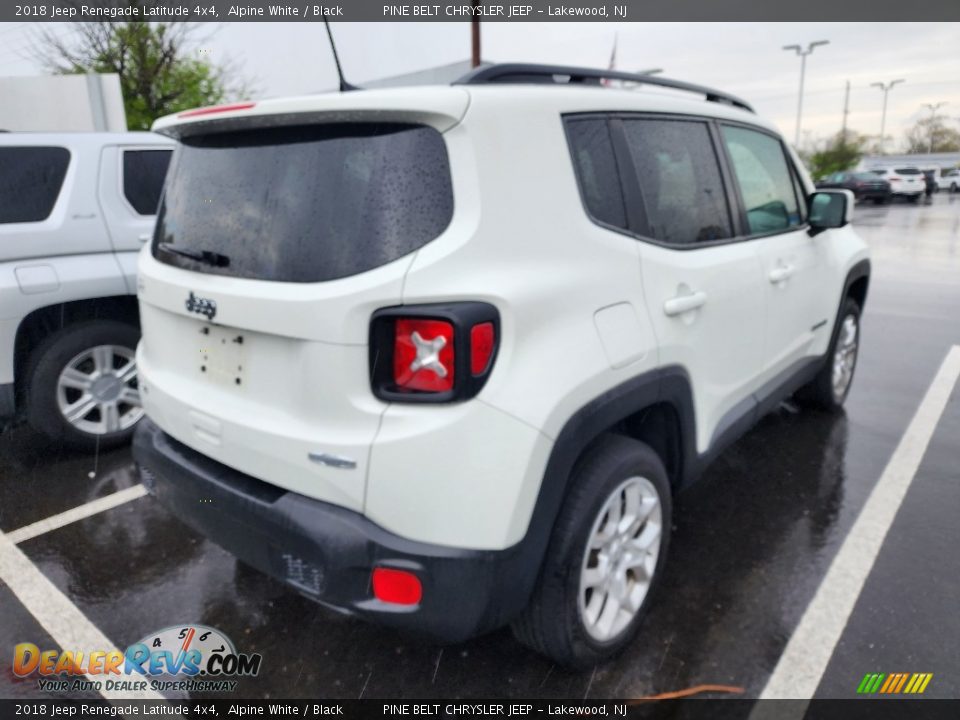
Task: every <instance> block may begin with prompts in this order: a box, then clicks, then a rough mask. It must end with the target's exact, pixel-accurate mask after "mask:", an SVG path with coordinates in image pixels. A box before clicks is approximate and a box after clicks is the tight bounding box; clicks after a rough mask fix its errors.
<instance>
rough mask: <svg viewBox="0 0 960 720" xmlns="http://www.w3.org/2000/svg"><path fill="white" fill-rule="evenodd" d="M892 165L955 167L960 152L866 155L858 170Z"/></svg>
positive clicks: (959, 162) (958, 160) (929, 167)
mask: <svg viewBox="0 0 960 720" xmlns="http://www.w3.org/2000/svg"><path fill="white" fill-rule="evenodd" d="M892 165H900V166H908V167H918V168H921V169H923V170H928V169H933V168H941V169H948V168H955V167H960V152H948V153H917V154H914V155H864V156H863V158H862V159H861V160H860V162H859V164H858V165H857V170H870V169H871V168H875V167H890V166H892Z"/></svg>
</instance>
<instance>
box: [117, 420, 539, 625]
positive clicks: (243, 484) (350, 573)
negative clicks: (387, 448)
mask: <svg viewBox="0 0 960 720" xmlns="http://www.w3.org/2000/svg"><path fill="white" fill-rule="evenodd" d="M133 453H134V457H135V459H136V461H137V464H138V465H139V467H140V472H141V475H142V478H143V482H144V485H145V486H146V487H147V489H148V490H149V492H150V494H151V495H153V496H154V497H156V498H157V499H158V500H159V501H160V502H161V503H162V504H163V505H165V506H166V507H167V508H168V509H170V510H171V511H172V512H173V513H174V515H176V517H177V518H178V519H179V520H181V521H183V522H185V523H186V524H187V525H189V526H191V527H193V528H194V529H195V530H197V531H198V532H200V533H201V534H203V535H205V536H207V537H208V538H209V539H211V540H213V541H214V542H216V543H217V544H219V545H221V546H222V547H224V548H225V549H226V550H228V551H230V552H231V553H233V554H234V555H236V556H237V557H238V558H239V559H240V560H242V561H243V562H245V563H247V564H249V565H252V566H253V567H255V568H257V569H259V570H261V571H263V572H266V573H268V574H270V575H272V576H273V577H275V578H278V579H279V580H281V581H282V582H284V583H286V584H288V585H290V586H291V587H293V588H295V589H297V590H298V591H299V592H301V593H302V594H304V595H305V596H307V597H310V598H311V599H314V600H316V601H317V602H320V603H322V604H324V605H328V606H331V607H333V608H335V609H338V610H341V611H346V612H349V613H351V614H355V615H358V616H362V617H364V618H368V619H371V620H374V621H376V622H378V623H381V624H384V625H389V626H392V627H396V628H398V629H401V630H410V631H414V632H416V633H418V634H421V635H423V636H425V637H428V638H430V639H432V640H435V641H441V642H458V641H461V640H465V639H467V638H469V637H472V636H474V635H477V634H480V633H482V632H485V631H488V630H492V629H494V628H496V627H500V626H502V625H504V624H506V623H508V622H510V620H512V619H513V618H514V617H515V616H516V615H517V614H519V612H520V611H521V610H522V608H523V607H524V605H525V604H526V602H527V599H528V598H529V595H530V591H531V588H532V584H533V579H535V576H536V572H530V570H529V569H527V568H525V567H524V566H525V565H526V564H527V560H525V559H524V557H525V555H529V554H528V553H526V554H525V553H523V552H521V547H522V546H521V545H517V546H514V547H513V548H509V549H507V550H502V551H479V550H462V549H457V548H448V547H444V546H437V545H430V544H427V543H420V542H415V541H411V540H408V539H405V538H402V537H399V536H397V535H394V534H392V533H390V532H388V531H386V530H384V529H383V528H381V527H379V526H378V525H376V524H374V523H373V522H371V521H370V520H368V519H366V518H365V517H363V516H362V515H360V514H358V513H356V512H353V511H350V510H346V509H344V508H341V507H338V506H335V505H331V504H329V503H325V502H321V501H318V500H314V499H312V498H308V497H305V496H303V495H299V494H297V493H294V492H288V491H285V490H283V489H280V488H277V487H276V486H274V485H270V484H268V483H265V482H263V481H260V480H257V479H255V478H252V477H250V476H248V475H244V474H243V473H240V472H238V471H236V470H234V469H232V468H229V467H227V466H225V465H223V464H221V463H218V462H216V461H214V460H212V459H210V458H208V457H206V456H204V455H202V454H201V453H198V452H196V451H195V450H192V449H190V448H188V447H187V446H185V445H183V444H182V443H180V442H178V441H176V440H175V439H173V438H171V437H170V436H169V435H167V434H165V433H164V432H163V431H162V430H160V428H159V427H157V425H155V424H154V423H153V422H151V421H150V420H149V419H144V420H143V421H141V422H140V424H139V426H138V427H137V430H136V433H135V435H134V441H133ZM375 566H380V567H398V568H404V569H407V570H410V571H412V572H415V573H416V574H417V575H418V577H419V578H420V581H421V583H422V585H423V598H422V600H421V602H420V604H419V605H416V606H414V607H407V606H399V605H391V604H386V603H383V602H381V601H379V600H377V599H375V598H374V597H373V594H372V591H371V585H370V574H371V571H372V568H374V567H375Z"/></svg>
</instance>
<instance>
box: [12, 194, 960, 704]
mask: <svg viewBox="0 0 960 720" xmlns="http://www.w3.org/2000/svg"><path fill="white" fill-rule="evenodd" d="M855 225H856V226H857V227H858V229H859V231H860V232H861V234H862V236H863V237H864V238H865V239H866V240H867V241H868V242H869V244H870V245H871V248H872V252H873V278H872V280H871V287H870V293H869V297H868V301H867V307H866V313H865V315H864V318H863V336H862V342H861V347H860V358H859V365H858V368H857V376H856V379H855V382H854V386H853V390H852V393H851V395H850V398H849V400H848V403H847V409H846V413H845V414H844V415H839V416H829V415H825V414H820V413H816V412H811V411H798V410H797V409H796V408H794V407H792V406H789V405H784V406H781V408H780V409H778V410H777V411H776V412H774V413H773V414H771V415H769V416H767V417H766V418H764V419H763V420H762V421H761V422H760V423H759V425H758V426H757V427H756V428H755V429H754V430H753V431H751V432H750V433H749V434H748V435H747V436H745V437H744V438H743V439H742V440H741V441H740V442H738V443H737V444H736V445H735V446H734V447H732V448H731V449H730V450H728V451H727V452H726V453H725V454H724V455H723V456H722V457H721V458H720V459H719V460H718V461H717V462H716V463H715V464H714V465H713V466H712V467H711V469H710V470H709V471H708V472H707V474H706V475H705V476H704V478H703V479H702V480H701V481H700V482H699V483H698V484H697V485H695V486H694V487H693V488H691V489H690V490H689V491H687V492H685V493H683V494H682V495H681V496H680V497H679V498H678V499H677V501H676V510H675V516H676V519H675V523H676V524H675V527H674V532H673V538H672V545H671V548H670V560H669V563H668V566H667V569H666V575H665V577H664V580H663V583H662V585H661V587H660V592H659V594H658V596H657V598H656V602H655V604H654V605H653V607H652V609H651V611H650V613H649V615H648V617H647V619H646V621H645V623H644V625H643V628H642V629H641V632H640V635H639V636H638V637H637V639H636V641H635V642H634V643H633V645H632V646H631V647H630V648H629V649H628V650H627V651H626V652H625V653H623V654H622V655H621V656H620V657H618V658H617V659H615V660H614V661H612V662H610V663H608V664H606V665H602V666H599V667H597V668H595V669H594V670H593V671H588V672H584V673H571V672H568V671H565V670H562V669H560V668H557V667H554V666H553V665H552V664H551V663H550V662H549V661H547V660H544V659H542V658H541V657H539V656H537V655H535V654H534V653H532V652H530V651H528V650H526V649H525V648H523V647H522V646H520V645H519V644H517V643H516V642H514V640H513V639H512V636H511V635H510V633H509V631H507V630H504V631H500V632H497V633H494V634H491V635H488V636H486V637H482V638H479V639H476V640H473V641H471V642H468V643H465V644H463V645H457V646H449V647H445V648H439V647H435V646H431V645H426V644H422V643H418V642H412V641H410V640H409V639H407V638H405V637H403V636H401V635H398V634H396V633H394V632H392V631H389V630H385V629H382V628H379V627H374V626H371V625H367V624H364V623H361V622H359V621H356V620H352V619H350V618H346V617H342V616H339V615H336V614H333V613H331V612H328V611H326V610H323V609H321V608H319V607H318V606H316V605H314V604H313V603H311V602H309V601H307V600H305V599H304V598H302V597H301V596H299V595H297V594H296V593H294V592H292V591H289V590H287V589H285V588H284V587H283V586H281V585H280V584H278V583H276V582H274V581H272V580H270V579H268V578H266V577H264V576H261V575H259V574H257V573H255V572H253V571H251V570H247V569H246V568H244V567H242V566H239V565H238V564H237V563H236V561H235V560H234V559H233V558H232V556H230V555H229V554H227V553H226V552H225V551H223V550H221V549H220V548H219V547H217V546H215V545H213V544H212V543H210V542H208V541H206V540H205V539H204V538H203V537H201V536H199V535H197V534H196V533H194V532H193V531H191V530H189V529H188V528H186V527H185V526H183V525H181V524H180V523H179V522H178V521H177V520H176V519H175V518H174V517H172V516H171V515H170V514H168V513H167V512H166V511H165V510H164V509H162V508H161V507H160V506H159V505H158V504H157V503H155V502H154V501H153V500H152V499H151V498H149V497H143V498H140V499H136V500H133V501H131V502H128V503H126V504H124V505H121V506H119V507H116V508H114V509H111V510H108V511H105V512H102V513H99V514H97V515H95V516H93V517H90V518H87V519H84V520H80V521H77V522H74V523H72V524H70V525H67V526H65V527H62V528H60V529H57V530H53V531H51V532H47V533H45V534H42V535H40V536H38V537H35V538H32V539H30V540H26V541H25V542H23V543H21V544H20V545H19V547H20V548H21V549H22V550H23V551H24V553H25V554H26V555H27V557H28V558H29V559H30V560H31V561H32V562H33V563H34V564H35V565H36V566H37V567H38V568H39V569H40V570H41V571H42V572H43V573H44V575H46V576H47V577H48V578H49V579H50V580H51V581H52V582H53V583H54V584H55V585H56V586H57V587H58V588H59V589H60V590H61V591H63V592H64V593H65V594H66V595H67V596H68V597H69V598H70V599H71V600H72V601H73V603H75V604H76V606H77V607H78V608H79V609H80V611H82V612H83V614H84V615H86V616H87V618H89V619H90V620H91V622H92V623H93V624H94V625H96V626H97V628H99V629H100V630H101V631H102V632H103V633H104V634H105V635H106V636H107V637H108V638H109V639H110V640H111V641H112V642H113V643H114V645H115V646H117V647H121V648H123V647H126V646H127V645H128V644H129V643H133V642H136V641H137V640H139V639H140V638H142V637H143V636H145V635H146V634H147V633H150V632H151V631H154V630H158V629H160V628H164V627H167V626H171V625H178V624H187V623H202V624H206V625H210V626H213V627H216V628H219V629H221V630H222V631H224V632H225V633H226V634H227V635H228V636H230V637H231V638H233V640H234V642H235V643H236V645H237V646H238V649H240V650H241V651H244V652H259V653H261V654H262V655H263V658H264V661H263V666H262V669H261V672H260V675H259V677H257V678H255V679H248V680H243V681H241V685H240V687H239V688H238V691H237V693H236V694H237V696H238V697H261V698H262V697H270V698H284V697H286V698H297V697H311V698H316V697H326V698H355V697H358V696H361V695H362V696H363V697H382V698H400V697H407V698H425V699H426V698H453V697H462V698H471V697H477V698H479V697H486V698H495V697H496V698H527V697H542V698H566V697H570V698H578V699H579V698H583V697H591V698H631V697H633V698H635V697H640V696H644V695H650V694H655V693H662V692H669V691H675V690H682V689H684V688H688V687H691V686H695V685H701V684H719V685H728V686H733V687H741V688H743V690H744V696H746V697H755V696H756V695H757V694H758V693H759V692H760V691H761V690H762V689H763V687H764V685H765V683H766V681H767V679H768V677H769V676H770V673H771V671H772V669H773V668H774V666H775V665H776V663H777V661H778V659H779V658H780V655H781V653H782V652H783V649H784V647H785V646H786V643H787V641H788V640H789V638H790V636H791V635H792V633H793V631H794V629H795V628H796V626H797V624H798V622H799V620H800V618H801V616H802V615H803V612H804V609H805V608H806V606H807V604H808V603H809V601H810V599H811V598H812V597H813V595H814V594H815V593H816V591H817V588H818V586H819V584H820V582H821V580H822V579H823V576H824V574H825V572H826V570H827V568H828V566H829V564H830V562H831V560H832V559H833V557H834V555H835V554H836V552H837V550H838V548H839V547H840V545H841V543H842V542H843V540H844V538H845V536H846V534H847V532H848V531H849V530H850V527H851V526H852V524H853V522H854V521H855V520H856V518H857V515H858V513H859V511H860V510H861V508H862V507H863V504H864V502H865V501H866V498H867V496H868V494H869V493H870V491H871V489H872V488H873V486H874V484H875V483H876V482H877V479H878V478H879V477H880V475H881V473H882V472H883V470H884V467H885V466H886V464H887V462H888V460H889V459H890V457H891V455H892V453H893V451H894V449H895V447H896V446H897V444H898V443H899V441H900V439H901V437H902V436H903V433H904V430H905V429H906V427H907V425H908V423H909V422H910V419H911V417H912V416H913V414H914V412H915V411H916V409H917V407H918V405H919V404H920V401H921V399H922V397H923V396H924V393H925V392H926V390H927V387H928V386H929V384H930V382H931V379H932V378H933V376H934V374H935V373H936V372H937V370H938V368H939V367H940V364H941V362H942V361H943V359H944V357H945V355H946V354H947V352H948V350H949V348H950V347H951V346H952V345H955V344H960V194H957V195H947V194H944V193H941V194H939V195H938V196H936V197H934V199H933V202H932V204H926V205H925V204H920V205H909V204H906V203H895V204H893V205H890V206H879V207H875V206H863V207H859V208H858V209H857V211H856V219H855ZM95 463H96V468H95ZM94 470H95V471H96V475H95V477H93V478H91V477H90V476H89V475H90V473H91V472H93V471H94ZM136 482H137V479H136V477H135V475H134V473H133V469H132V464H131V460H130V455H129V451H128V450H126V449H123V450H117V451H113V452H110V453H107V454H101V455H100V457H99V458H97V459H96V461H94V458H92V457H87V456H81V455H77V454H74V453H71V452H69V451H67V450H64V449H62V448H60V447H57V446H51V445H49V444H47V443H45V442H44V441H42V440H40V439H38V438H37V437H35V436H34V435H33V434H32V433H31V432H30V431H28V430H27V429H26V428H23V427H16V428H8V429H7V430H6V431H4V433H3V434H2V435H0V531H2V532H5V533H9V532H10V531H12V530H15V529H17V528H19V527H23V526H25V525H28V524H30V523H33V522H35V521H38V520H41V519H43V518H46V517H49V516H51V515H54V514H56V513H60V512H63V511H66V510H68V509H70V508H73V507H75V506H78V505H82V504H84V503H87V502H89V501H91V500H93V499H95V498H97V497H102V496H106V495H109V494H111V493H114V492H117V491H118V490H122V489H124V488H128V487H131V486H133V485H135V484H136ZM958 541H960V389H958V388H954V391H953V394H952V396H951V399H950V401H949V402H948V405H947V408H946V410H945V411H944V414H943V417H942V419H941V420H940V422H939V424H938V426H937V428H936V431H935V433H934V436H933V438H932V440H931V442H930V446H929V448H928V450H927V453H926V455H925V456H924V459H923V462H922V464H921V466H920V470H919V472H918V473H917V475H916V477H915V479H914V481H913V483H912V485H911V486H910V489H909V491H908V493H907V496H906V498H905V500H904V503H903V505H902V507H901V508H900V511H899V512H898V514H897V517H896V519H895V521H894V524H893V526H892V527H891V529H890V532H889V534H888V536H887V538H886V541H885V543H884V546H883V548H882V550H881V553H880V555H879V557H878V558H877V562H876V564H875V566H874V568H873V570H872V572H871V574H870V576H869V578H868V580H867V583H866V585H865V587H864V590H863V593H862V594H861V595H860V598H859V600H858V602H857V604H856V607H855V609H854V612H853V615H852V616H851V619H850V622H849V623H848V625H847V628H846V630H845V631H844V634H843V636H842V637H841V640H840V643H839V644H838V646H837V648H836V650H835V652H834V654H833V657H832V659H831V661H830V665H829V667H828V669H827V672H826V673H825V674H824V677H823V679H822V681H821V684H820V688H819V690H818V693H817V694H818V696H822V697H853V696H855V693H856V688H857V685H858V684H859V682H860V680H861V678H863V676H864V673H867V672H900V671H909V672H933V673H934V674H935V679H934V682H932V683H931V685H930V687H929V689H928V691H927V693H926V694H927V695H928V696H934V697H953V698H960V653H957V652H956V648H957V647H958V645H960V622H958V619H957V618H958V610H960V553H957V552H956V546H957V544H958ZM0 618H2V622H0V667H2V668H3V672H0V697H21V698H22V697H31V696H36V695H37V686H36V680H35V679H30V680H19V679H17V678H15V677H14V675H13V674H12V671H11V667H10V658H11V657H12V648H13V645H14V644H16V643H18V642H34V643H36V644H38V645H40V646H41V647H55V643H54V642H53V641H52V639H51V638H50V637H49V636H48V635H47V634H46V632H45V631H44V630H43V628H42V627H41V626H40V625H39V624H38V623H37V622H36V621H35V620H34V618H33V617H32V616H31V615H30V613H29V612H28V611H27V610H26V609H25V608H24V607H23V605H22V604H20V602H19V601H18V600H17V599H16V597H15V596H14V595H13V593H12V592H11V591H10V590H9V588H7V587H6V586H4V585H3V584H2V582H0ZM75 696H78V697H79V696H80V695H75ZM87 696H88V697H89V696H90V695H89V694H88V695H87ZM61 697H71V695H70V694H66V695H63V696H61Z"/></svg>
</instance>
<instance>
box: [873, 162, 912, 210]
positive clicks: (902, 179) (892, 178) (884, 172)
mask: <svg viewBox="0 0 960 720" xmlns="http://www.w3.org/2000/svg"><path fill="white" fill-rule="evenodd" d="M870 172H872V173H873V174H874V175H879V176H880V177H882V178H883V179H884V180H886V181H887V182H888V183H890V192H891V193H892V194H893V195H894V196H899V197H902V198H905V199H907V200H909V201H910V202H916V201H917V200H919V199H920V196H921V195H923V192H924V189H925V187H926V183H925V182H924V179H923V171H922V170H920V168H917V167H903V166H901V167H896V168H892V167H891V168H874V169H872V170H871V171H870Z"/></svg>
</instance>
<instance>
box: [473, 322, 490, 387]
mask: <svg viewBox="0 0 960 720" xmlns="http://www.w3.org/2000/svg"><path fill="white" fill-rule="evenodd" d="M493 344H494V335H493V323H492V322H485V323H480V324H479V325H474V326H473V327H472V328H471V329H470V372H471V373H473V374H474V375H482V374H483V373H484V372H485V371H486V369H487V366H488V365H489V364H490V356H491V355H493Z"/></svg>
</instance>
